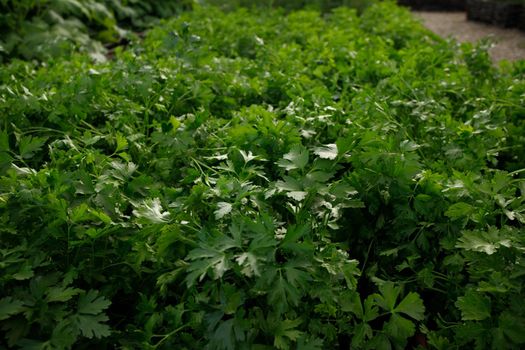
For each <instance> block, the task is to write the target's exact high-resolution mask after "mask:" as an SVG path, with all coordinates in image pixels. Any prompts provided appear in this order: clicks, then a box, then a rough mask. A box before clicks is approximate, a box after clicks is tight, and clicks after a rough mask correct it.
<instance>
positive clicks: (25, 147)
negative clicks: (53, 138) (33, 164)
mask: <svg viewBox="0 0 525 350" xmlns="http://www.w3.org/2000/svg"><path fill="white" fill-rule="evenodd" d="M46 141H47V137H32V136H23V137H22V138H21V139H20V142H19V144H18V148H19V150H20V157H22V158H25V159H27V158H31V157H33V155H34V154H35V153H36V152H38V151H39V150H40V149H41V148H42V146H44V144H45V143H46Z"/></svg>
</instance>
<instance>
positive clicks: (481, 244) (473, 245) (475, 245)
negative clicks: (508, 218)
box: [456, 228, 512, 255]
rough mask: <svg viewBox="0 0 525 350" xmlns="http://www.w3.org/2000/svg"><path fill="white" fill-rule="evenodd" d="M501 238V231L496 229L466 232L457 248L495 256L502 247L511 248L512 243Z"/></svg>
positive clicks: (505, 238)
mask: <svg viewBox="0 0 525 350" xmlns="http://www.w3.org/2000/svg"><path fill="white" fill-rule="evenodd" d="M503 236H504V237H500V234H499V231H498V230H497V229H495V228H491V229H489V231H464V232H463V235H462V236H461V237H460V238H459V240H458V243H457V244H456V248H463V249H466V250H471V251H475V252H481V253H485V254H487V255H492V254H494V253H495V252H496V251H497V250H498V249H499V248H500V247H507V248H509V247H511V246H512V241H511V240H510V239H509V238H508V237H505V235H503Z"/></svg>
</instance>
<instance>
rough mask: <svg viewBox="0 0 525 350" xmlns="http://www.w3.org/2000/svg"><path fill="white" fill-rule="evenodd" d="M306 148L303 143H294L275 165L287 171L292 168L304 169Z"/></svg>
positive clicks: (306, 157) (306, 156)
mask: <svg viewBox="0 0 525 350" xmlns="http://www.w3.org/2000/svg"><path fill="white" fill-rule="evenodd" d="M308 158H309V155H308V150H307V149H306V148H305V147H304V146H303V145H295V146H293V147H292V149H291V150H290V152H288V153H286V154H285V155H284V156H283V159H281V160H279V161H278V162H277V165H278V166H280V167H281V168H284V169H286V170H287V171H290V170H294V169H304V167H305V166H306V164H308Z"/></svg>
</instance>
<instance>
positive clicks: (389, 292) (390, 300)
mask: <svg viewBox="0 0 525 350" xmlns="http://www.w3.org/2000/svg"><path fill="white" fill-rule="evenodd" d="M379 291H380V292H381V295H378V294H374V299H375V300H376V302H377V305H379V306H380V307H382V308H383V309H385V310H387V311H391V312H392V311H394V308H395V305H396V301H397V298H398V296H399V293H401V287H398V286H396V285H395V284H394V283H392V282H385V283H383V284H381V285H380V286H379Z"/></svg>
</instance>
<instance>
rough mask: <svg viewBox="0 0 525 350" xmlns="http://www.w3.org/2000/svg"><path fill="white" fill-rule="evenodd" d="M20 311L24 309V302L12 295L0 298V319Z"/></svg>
mask: <svg viewBox="0 0 525 350" xmlns="http://www.w3.org/2000/svg"><path fill="white" fill-rule="evenodd" d="M22 311H24V303H23V302H22V301H20V300H16V299H13V298H12V297H6V298H3V299H0V321H2V320H5V319H8V318H9V317H11V316H13V315H16V314H18V313H20V312H22Z"/></svg>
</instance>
